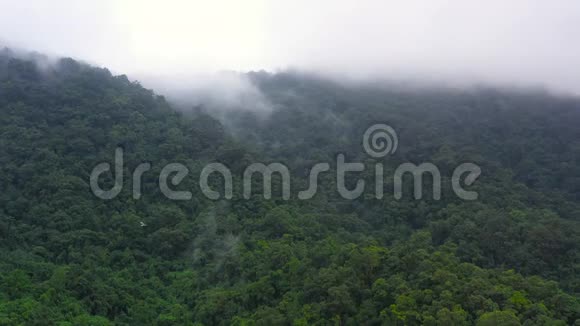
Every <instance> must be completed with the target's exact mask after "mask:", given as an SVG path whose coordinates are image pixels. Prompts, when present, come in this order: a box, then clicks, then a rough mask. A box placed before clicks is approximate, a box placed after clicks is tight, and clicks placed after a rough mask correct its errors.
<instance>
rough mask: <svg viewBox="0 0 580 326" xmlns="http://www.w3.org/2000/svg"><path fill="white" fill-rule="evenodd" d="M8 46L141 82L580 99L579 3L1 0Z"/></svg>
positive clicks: (1, 33)
mask: <svg viewBox="0 0 580 326" xmlns="http://www.w3.org/2000/svg"><path fill="white" fill-rule="evenodd" d="M0 42H3V43H5V44H8V45H12V46H17V47H23V48H25V49H29V50H36V51H39V52H45V53H49V54H56V55H65V56H71V57H74V58H77V59H82V60H85V61H88V62H91V63H94V64H98V65H101V66H107V67H109V68H110V69H111V70H112V71H114V72H116V73H128V74H133V75H171V74H190V73H193V72H199V71H205V72H207V71H215V70H226V69H228V70H244V71H245V70H252V69H254V70H257V69H266V70H275V69H278V68H287V67H297V68H302V69H312V70H318V71H323V72H329V73H338V74H348V75H353V76H357V77H360V76H363V77H364V76H373V75H376V76H398V75H403V76H408V75H410V76H421V77H424V78H430V79H439V78H441V79H444V78H451V79H469V80H480V81H487V82H502V83H506V82H508V83H509V82H513V83H519V84H545V85H547V86H549V87H552V88H555V89H559V90H566V91H574V92H578V93H580V1H577V0H554V1H548V0H545V1H541V0H510V1H505V0H504V1H500V0H486V1H482V0H456V1H451V0H429V1H427V0H424V1H420V0H411V1H409V0H406V1H403V0H401V1H389V0H376V1H373V0H368V1H367V0H352V1H340V0H335V1H330V0H310V1H306V0H287V1H277V0H271V1H267V0H240V1H226V0H217V1H216V0H206V1H197V0H192V1H186V0H164V1H147V0H104V1H92V2H89V1H74V0H52V1H49V0H34V1H33V0H19V1H13V0H0Z"/></svg>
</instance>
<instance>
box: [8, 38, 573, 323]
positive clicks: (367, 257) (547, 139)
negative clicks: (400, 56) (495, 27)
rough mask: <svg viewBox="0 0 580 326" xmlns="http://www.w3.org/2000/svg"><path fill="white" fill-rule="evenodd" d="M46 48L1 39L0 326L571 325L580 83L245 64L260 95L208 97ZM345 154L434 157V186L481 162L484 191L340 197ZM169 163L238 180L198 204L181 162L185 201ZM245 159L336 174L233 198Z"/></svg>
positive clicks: (298, 178)
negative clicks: (164, 175) (166, 186)
mask: <svg viewBox="0 0 580 326" xmlns="http://www.w3.org/2000/svg"><path fill="white" fill-rule="evenodd" d="M47 62H48V59H46V58H45V57H43V56H42V55H39V54H28V55H21V54H18V55H17V54H15V53H14V52H12V51H11V50H9V49H4V50H2V51H0V325H59V326H65V325H79V326H80V325H94V326H100V325H163V326H165V325H481V326H485V325H530V326H531V325H580V129H579V128H578V125H579V124H580V98H577V97H573V96H566V95H554V94H551V93H549V92H547V91H543V90H539V89H506V88H494V87H488V86H477V87H472V88H466V89H451V88H444V87H434V86H433V87H412V86H409V85H401V84H397V83H391V82H373V83H371V82H367V83H354V84H348V83H340V82H337V81H335V80H330V79H325V78H322V77H319V76H316V75H312V74H305V73H299V72H294V71H281V72H277V73H267V72H250V73H247V74H244V78H247V79H248V80H250V81H251V82H252V84H253V85H255V87H257V89H259V90H260V92H261V94H263V95H264V98H265V99H266V100H267V103H268V106H269V108H270V110H269V111H267V112H263V111H260V112H256V111H253V110H251V108H246V107H239V108H236V109H231V108H230V109H224V110H219V108H218V109H217V110H216V108H209V107H204V105H196V106H194V107H183V105H180V104H179V103H173V102H172V101H171V100H170V99H169V98H165V97H164V96H163V95H162V94H157V93H156V92H155V91H154V90H149V89H146V88H144V87H143V86H141V85H140V84H139V83H138V82H135V81H130V80H129V78H128V77H127V76H124V75H120V76H115V75H113V74H111V73H110V72H109V71H108V70H107V69H104V68H97V67H93V66H90V65H88V64H85V63H82V62H79V61H76V60H73V59H70V58H63V59H59V60H57V61H56V62H54V63H53V62H50V63H47ZM244 105H250V104H247V103H246V104H244ZM244 105H242V104H241V106H244ZM376 123H386V124H388V125H389V126H392V127H393V128H394V129H395V130H396V131H397V133H398V138H399V146H398V149H397V151H396V153H394V154H393V155H390V156H388V157H387V158H373V157H370V156H368V155H367V154H366V153H365V152H364V150H363V146H362V143H361V140H362V135H363V134H364V132H365V130H366V129H367V128H368V127H369V126H371V125H373V124H376ZM119 147H121V148H123V151H124V172H125V173H124V178H123V185H124V187H123V190H122V191H121V192H120V194H119V195H118V196H116V197H115V198H113V199H111V200H103V199H100V198H98V197H96V196H95V195H94V194H93V193H92V192H91V188H90V185H89V179H90V175H91V172H92V171H93V169H94V167H95V166H96V165H97V164H99V163H101V162H113V157H114V155H115V150H116V149H117V148H119ZM338 154H343V155H345V156H346V157H347V158H348V160H349V161H352V162H354V161H357V162H365V163H367V164H368V165H369V166H374V164H377V163H381V164H383V165H384V170H385V173H386V174H387V175H392V174H393V171H394V170H395V169H396V167H397V166H399V165H400V164H402V163H405V162H411V163H414V164H420V163H422V162H432V163H434V164H436V165H437V166H438V167H439V169H440V170H441V175H442V184H443V187H444V189H449V187H450V185H451V175H452V172H453V169H454V168H455V167H456V166H458V165H459V164H461V163H465V162H473V163H476V164H477V165H478V166H480V167H481V171H482V173H481V176H480V177H479V178H478V180H477V182H476V183H474V184H473V185H472V186H471V187H470V190H475V191H477V193H478V194H479V196H478V199H477V200H472V201H465V200H461V199H460V198H458V197H457V196H454V195H453V193H452V192H449V191H443V192H442V198H441V199H440V200H436V199H435V198H433V197H432V196H431V195H430V194H429V193H428V192H427V194H426V196H424V197H423V198H422V199H421V200H416V199H415V198H413V196H412V193H413V191H412V189H411V187H412V182H406V183H405V184H404V189H403V190H404V195H403V197H402V198H401V199H396V198H394V196H393V195H392V193H393V180H392V178H387V179H385V180H384V193H385V196H384V197H383V198H381V199H377V198H375V197H374V196H373V194H366V195H364V196H361V197H359V198H356V199H354V200H347V199H344V198H342V197H341V196H340V195H339V194H338V193H337V191H336V180H335V178H333V177H332V176H333V174H334V173H336V171H335V170H336V164H333V163H332V162H336V156H337V155H338ZM143 162H150V163H151V171H150V173H145V174H144V175H143V180H142V189H143V191H142V197H141V198H139V199H136V198H134V196H133V194H132V191H131V189H132V186H131V185H132V183H131V182H132V180H131V174H132V171H134V170H135V168H136V167H137V166H138V165H139V164H141V163H143ZM173 162H176V163H180V164H182V165H184V166H187V168H188V169H189V171H191V175H194V176H197V175H199V173H200V171H201V170H202V169H203V167H204V166H205V165H206V164H209V163H215V162H219V163H221V164H223V165H225V166H227V167H228V168H229V169H230V170H231V171H232V174H233V178H234V193H235V195H234V196H233V198H232V199H225V198H223V196H222V198H220V199H218V200H212V199H209V198H207V197H206V196H204V195H203V194H202V192H201V191H200V190H199V185H198V180H196V179H195V178H187V179H184V181H183V182H182V183H181V184H179V185H175V186H174V187H175V189H181V190H190V191H192V193H193V196H192V198H191V199H190V200H181V201H176V200H170V199H168V198H167V197H166V196H164V195H163V193H162V192H161V191H160V189H159V175H160V172H161V170H162V168H163V167H164V166H165V165H167V164H168V163H173ZM254 162H264V163H272V162H281V163H283V164H284V165H285V166H287V167H288V168H289V169H290V171H291V173H292V183H293V187H294V185H295V187H297V188H298V189H305V188H306V187H307V185H308V181H309V171H310V169H311V168H312V166H313V165H315V164H316V163H318V162H329V163H331V164H330V170H331V171H330V172H329V173H328V174H322V175H321V176H320V178H321V179H320V184H319V190H318V193H317V194H316V195H315V196H314V197H313V198H312V199H309V200H300V199H299V198H298V197H297V196H296V194H295V193H293V194H292V196H291V198H290V199H289V200H286V199H284V198H283V194H282V191H281V189H280V180H279V179H277V178H274V181H273V183H274V187H273V191H272V198H270V199H265V198H264V197H263V196H262V192H261V189H260V188H261V182H260V180H255V187H252V195H251V196H250V198H249V199H245V198H244V197H243V196H242V195H241V191H242V190H241V188H240V184H241V179H242V176H243V171H244V169H245V167H247V166H248V165H249V164H251V163H254ZM374 178H375V176H374V174H373V170H372V169H371V170H368V171H365V172H362V173H359V174H358V175H357V174H352V175H350V174H349V177H348V178H347V180H346V183H347V185H348V186H349V188H352V187H353V185H354V184H355V183H356V182H357V180H358V179H363V180H365V181H366V182H367V184H368V185H369V187H371V188H372V187H374ZM407 181H408V180H407ZM210 182H211V183H212V185H214V186H215V187H216V189H217V188H219V186H220V184H221V183H220V180H218V178H215V179H213V178H212V179H210ZM430 182H431V181H430V180H429V179H428V178H426V179H424V183H426V185H430ZM113 183H114V176H113V174H112V173H106V174H104V175H103V176H102V177H101V184H102V186H103V188H110V187H111V186H112V185H113ZM425 188H426V189H429V187H425Z"/></svg>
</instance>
